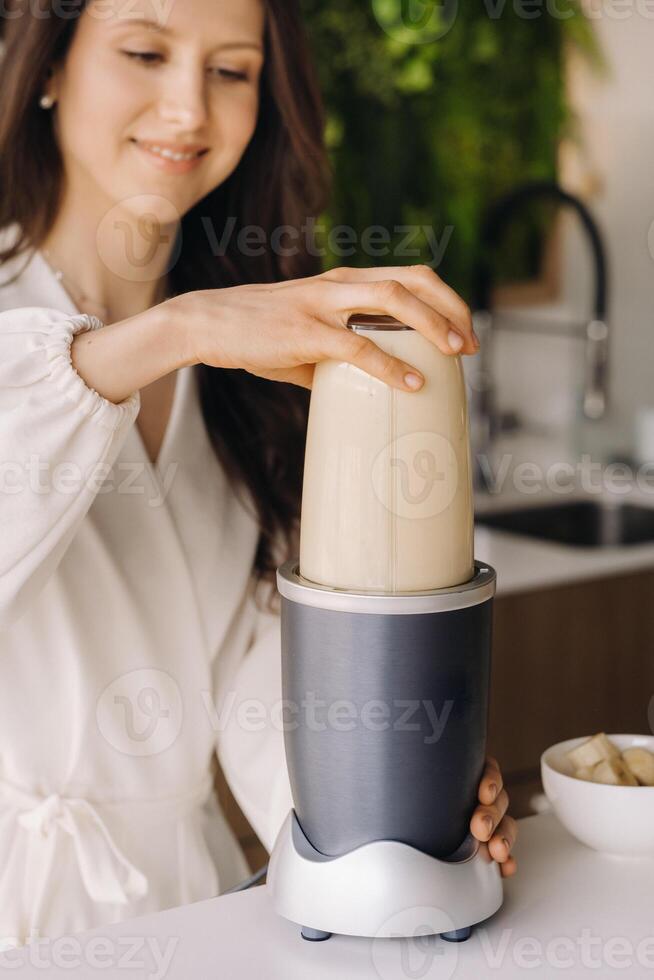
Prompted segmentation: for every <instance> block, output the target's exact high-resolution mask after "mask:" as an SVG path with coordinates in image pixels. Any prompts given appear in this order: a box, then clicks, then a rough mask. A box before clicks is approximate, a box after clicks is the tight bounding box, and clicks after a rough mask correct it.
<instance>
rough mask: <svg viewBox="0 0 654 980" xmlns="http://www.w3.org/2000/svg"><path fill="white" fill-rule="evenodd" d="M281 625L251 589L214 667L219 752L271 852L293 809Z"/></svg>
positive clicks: (240, 801) (233, 787)
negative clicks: (257, 604) (258, 604)
mask: <svg viewBox="0 0 654 980" xmlns="http://www.w3.org/2000/svg"><path fill="white" fill-rule="evenodd" d="M280 627H281V620H280V616H279V613H275V612H268V611H265V610H260V609H258V608H256V607H255V603H254V598H253V590H252V589H250V590H249V592H248V595H247V596H246V598H245V600H244V603H243V605H242V607H241V611H240V614H239V616H238V617H237V618H236V620H235V623H234V625H233V628H232V631H231V635H230V637H229V641H228V643H227V644H226V645H225V647H224V650H223V655H220V656H219V657H218V659H217V663H216V668H217V670H216V675H215V676H216V683H215V707H216V715H215V718H216V720H217V726H216V727H217V729H218V731H217V738H216V751H217V755H218V759H219V761H220V765H221V768H222V771H223V773H224V775H225V778H226V779H227V782H228V783H229V787H230V789H231V791H232V793H233V795H234V798H235V799H236V802H237V803H238V805H239V806H240V808H241V810H242V811H243V813H244V814H245V816H246V818H247V820H248V821H249V823H250V824H251V826H252V828H253V830H254V832H255V833H256V834H257V836H258V838H259V840H260V841H261V843H262V844H263V846H264V847H265V848H266V850H267V851H268V852H270V851H271V850H272V847H273V844H274V843H275V840H276V838H277V834H278V833H279V830H280V829H281V826H282V824H283V822H284V820H285V818H286V816H287V815H288V812H289V810H290V809H291V808H292V806H293V798H292V795H291V786H290V780H289V775H288V767H287V764H286V756H285V752H284V732H283V720H284V715H283V712H282V710H281V709H282V661H281V628H280Z"/></svg>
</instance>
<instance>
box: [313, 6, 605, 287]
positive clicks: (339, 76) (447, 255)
mask: <svg viewBox="0 0 654 980" xmlns="http://www.w3.org/2000/svg"><path fill="white" fill-rule="evenodd" d="M410 2H411V0H364V2H361V0H358V2H357V0H302V5H303V8H304V12H305V19H306V22H307V27H308V31H309V35H310V38H311V40H312V44H313V48H314V52H315V58H316V62H317V65H318V71H319V75H320V79H321V84H322V89H323V93H324V97H325V101H326V105H327V110H328V125H327V140H328V145H329V147H330V153H331V157H332V162H333V167H334V175H335V187H334V194H333V200H332V204H331V206H330V209H329V212H328V214H327V215H324V216H323V217H322V221H323V223H325V224H326V226H327V228H330V227H331V228H333V227H334V226H335V225H338V224H341V223H342V224H347V225H350V226H352V227H353V228H354V229H355V232H356V233H357V241H358V242H359V245H358V247H357V248H356V250H355V252H354V253H353V254H352V255H350V256H347V257H343V256H342V255H338V254H335V251H334V250H333V249H332V250H331V251H330V252H329V254H328V255H327V257H326V260H325V261H326V264H327V265H328V266H330V267H331V266H333V265H338V264H344V263H347V264H352V265H371V264H402V263H413V262H422V261H426V262H429V263H430V264H432V265H433V266H434V267H436V266H437V267H438V271H439V273H440V274H441V275H443V276H445V277H446V278H447V279H448V281H449V282H451V283H452V285H453V286H454V287H455V288H456V289H458V290H459V291H460V292H462V293H463V294H464V295H468V294H469V289H470V281H471V272H472V269H473V266H474V263H475V260H476V258H477V252H478V248H479V245H478V242H479V230H480V222H481V220H482V216H483V214H484V211H485V209H486V208H487V206H488V205H489V204H490V203H491V202H492V201H493V200H495V199H496V198H497V197H498V196H499V195H500V194H502V193H503V192H505V191H507V190H509V189H510V188H512V187H515V186H516V185H517V184H519V183H522V182H524V181H527V180H532V179H540V178H548V179H552V178H555V177H556V165H557V146H558V142H559V140H560V138H561V136H562V135H563V133H564V132H565V129H566V126H567V125H568V123H569V111H568V107H567V104H566V97H565V88H564V72H563V67H564V66H563V58H564V51H565V47H566V44H569V43H574V44H576V45H578V46H580V47H582V48H583V49H584V50H585V51H586V52H587V53H588V54H589V56H593V57H597V52H596V49H595V46H594V41H593V37H592V34H591V32H590V27H589V24H588V22H587V21H586V20H585V18H584V17H583V15H582V14H581V12H580V9H579V7H578V4H577V0H558V3H557V8H556V9H557V10H558V11H559V16H557V17H555V16H552V15H551V14H550V13H548V12H547V10H546V9H545V6H544V4H543V5H542V8H541V10H540V16H536V17H534V16H531V17H528V16H527V17H526V16H524V11H525V10H530V11H532V14H533V11H534V10H535V9H538V7H537V6H536V5H537V4H538V0H535V2H534V0H529V2H528V0H522V2H523V3H524V6H523V8H520V7H519V6H518V0H513V3H512V4H511V3H510V2H509V0H506V2H504V3H503V2H502V0H483V2H481V3H478V4H471V3H469V2H466V0H462V4H461V7H460V9H458V8H452V6H451V4H452V3H454V4H456V3H457V0H450V12H453V11H454V10H456V16H455V17H454V19H453V22H452V23H451V25H450V26H449V27H448V24H447V23H446V22H444V24H443V32H442V37H440V38H439V39H437V40H434V41H430V40H429V38H428V36H427V39H425V37H424V36H423V35H421V33H420V29H419V28H416V29H414V30H413V32H412V31H405V32H404V34H403V35H402V34H401V32H400V31H396V30H389V29H388V24H389V23H390V24H392V23H393V16H394V14H395V15H396V14H397V13H398V7H399V4H400V3H402V4H403V6H404V7H405V10H406V9H408V8H407V7H406V5H407V4H409V3H410ZM413 2H414V4H415V3H418V4H420V6H421V8H422V10H423V11H424V10H425V9H426V8H425V3H427V6H429V0H413ZM445 2H446V4H447V2H448V0H445ZM431 8H432V11H433V8H434V0H431ZM442 10H443V11H444V13H443V16H444V17H446V16H447V15H448V11H447V8H442ZM419 13H420V9H419V8H416V11H415V16H414V17H413V20H414V21H415V22H419ZM382 24H383V25H384V26H382ZM385 28H386V29H385ZM412 41H413V42H414V43H411V42H412ZM421 42H425V43H421ZM370 225H381V226H383V227H384V228H387V229H390V230H391V232H392V235H391V245H390V250H389V254H388V255H385V256H384V255H381V254H378V255H376V256H374V257H371V255H370V254H369V253H368V254H366V252H365V250H364V249H362V248H361V245H360V237H359V236H360V235H361V232H362V231H363V229H365V228H366V227H369V226H370ZM400 225H413V226H420V227H421V228H422V229H423V231H421V232H420V233H419V234H418V236H417V237H416V240H415V241H414V242H413V243H412V244H413V247H414V248H417V249H419V252H418V254H417V255H416V254H414V255H405V256H400V255H394V254H392V250H393V248H394V247H396V246H397V245H398V244H399V243H400V241H401V238H402V237H404V233H402V232H393V229H395V228H396V227H397V226H400ZM425 226H427V227H428V228H432V229H433V230H434V232H435V234H436V238H437V239H438V241H440V242H441V245H442V244H443V242H445V240H446V239H447V241H446V245H447V247H446V248H445V250H444V254H443V256H442V261H441V262H439V261H438V259H435V258H434V256H435V254H436V253H435V252H434V249H433V247H431V246H430V244H429V242H428V240H427V238H426V237H425V233H424V227H425ZM448 229H449V230H448ZM532 232H533V229H532ZM443 235H445V239H443V238H442V236H443ZM448 235H449V239H448ZM532 244H533V243H532ZM510 252H511V253H512V254H511V255H508V256H507V257H506V261H507V265H508V264H510V265H511V271H512V272H513V273H515V272H516V271H518V272H519V271H520V266H521V264H522V266H523V267H524V266H525V262H527V265H528V264H529V262H531V264H533V261H534V260H533V253H534V249H533V247H532V248H524V247H523V245H521V244H520V242H519V241H518V242H517V243H515V241H514V239H512V246H511V249H510ZM528 255H529V256H531V259H530V260H529V261H527V260H525V258H524V257H525V256H528ZM522 271H523V272H528V271H529V270H528V269H527V268H523V269H522Z"/></svg>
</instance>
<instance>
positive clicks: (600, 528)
mask: <svg viewBox="0 0 654 980" xmlns="http://www.w3.org/2000/svg"><path fill="white" fill-rule="evenodd" d="M476 522H477V524H480V525H483V526H485V527H494V528H497V529H498V530H500V531H510V532H511V533H513V534H522V535H526V536H527V537H529V538H541V539H542V540H544V541H557V542H559V543H560V544H568V545H573V546H576V547H580V548H611V547H616V546H624V545H633V544H641V543H643V542H646V541H654V507H651V508H650V507H640V506H638V505H637V504H627V503H616V502H613V501H611V502H610V503H609V502H607V501H601V500H576V501H566V502H565V503H554V504H538V505H534V506H532V507H529V506H526V507H520V508H513V509H511V510H501V511H499V510H498V511H494V512H493V513H489V514H479V515H477V516H476Z"/></svg>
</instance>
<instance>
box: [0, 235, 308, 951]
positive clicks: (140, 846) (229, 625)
mask: <svg viewBox="0 0 654 980" xmlns="http://www.w3.org/2000/svg"><path fill="white" fill-rule="evenodd" d="M11 233H12V230H11V229H5V230H4V232H3V233H2V243H3V244H4V243H5V242H6V241H8V240H9V236H10V235H11ZM28 258H29V262H28ZM26 263H27V264H26ZM16 272H19V275H18V278H17V280H16V281H15V282H14V283H12V284H7V285H3V284H4V283H7V280H8V279H9V278H10V276H13V275H14V274H15V273H16ZM101 327H102V323H101V322H100V321H99V320H97V319H96V318H95V317H92V316H89V315H87V314H81V313H80V312H79V311H78V310H77V309H76V308H75V306H74V304H73V303H72V301H71V299H70V297H69V296H68V295H67V293H66V292H65V291H64V289H63V288H62V286H61V285H60V283H59V281H58V280H57V278H56V277H55V275H54V273H53V272H52V270H51V269H50V267H49V266H48V264H47V263H46V261H45V259H44V258H43V257H42V255H41V253H40V252H39V251H35V252H34V253H32V254H31V257H29V256H26V255H22V256H21V257H19V258H17V259H14V260H12V261H11V262H10V263H7V264H5V265H4V266H0V948H3V947H5V948H8V947H10V946H14V945H17V944H20V943H23V942H25V941H26V940H27V939H29V938H30V936H35V935H38V936H41V937H43V936H45V937H53V936H61V935H70V934H71V933H76V932H80V931H83V930H85V929H89V928H92V927H94V926H97V925H101V924H104V923H109V922H116V921H118V920H120V919H124V918H131V917H133V916H137V915H141V914H144V913H148V912H152V911H157V910H159V909H163V908H167V907H170V906H173V905H179V904H182V903H187V902H193V901H197V900H199V899H203V898H208V897H210V896H213V895H216V894H218V893H219V892H221V891H224V890H225V889H227V888H229V887H231V886H232V885H234V884H236V883H237V882H238V881H239V880H241V879H243V878H244V877H247V875H248V874H249V870H248V867H247V864H246V861H245V858H244V855H243V853H242V851H241V849H240V847H239V845H238V842H237V840H236V838H235V836H234V834H233V832H232V831H231V829H230V828H229V826H228V824H227V822H226V820H225V817H224V815H223V813H222V811H221V810H220V807H219V805H218V802H217V800H216V797H215V794H214V792H213V790H212V777H211V762H212V756H213V753H214V752H217V754H218V758H219V760H220V763H221V765H222V768H223V771H224V773H225V776H226V778H227V780H228V782H229V784H230V787H231V789H232V792H233V793H234V796H235V797H236V800H237V801H238V803H239V805H240V806H241V808H242V810H243V812H244V813H245V815H246V816H247V818H248V820H249V821H250V823H251V824H252V826H253V828H254V830H255V831H256V833H257V834H258V836H259V837H260V839H261V841H262V842H263V844H264V846H265V847H266V848H268V849H270V848H271V847H272V844H273V842H274V840H275V836H276V834H277V831H278V830H279V828H280V826H281V824H282V822H283V820H284V817H285V816H286V814H287V813H288V810H289V808H290V807H291V806H292V802H291V793H290V786H289V780H288V772H287V768H286V762H285V758H284V749H283V734H282V731H281V725H280V723H279V721H278V720H276V717H277V716H276V712H275V705H277V707H279V702H280V700H281V668H280V631H279V616H278V615H277V614H275V613H269V612H265V611H260V610H259V609H258V608H257V606H256V605H255V601H254V593H253V588H252V586H253V578H252V568H253V561H254V555H255V550H256V545H257V539H258V529H257V525H256V521H255V520H254V517H253V516H252V513H251V511H250V510H248V509H246V507H245V506H244V505H243V504H242V503H241V502H240V500H239V499H238V498H237V496H236V495H235V494H234V493H233V492H232V490H231V489H230V487H229V485H228V483H227V480H226V477H225V474H224V472H223V469H222V467H221V466H220V464H219V463H218V461H217V459H216V456H215V454H214V452H213V449H212V448H211V445H210V443H209V439H208V436H207V433H206V430H205V427H204V423H203V420H202V416H201V411H200V406H199V402H198V397H197V392H196V388H195V384H194V373H193V370H192V369H191V368H184V369H182V370H180V371H179V372H178V375H177V380H176V389H175V396H174V403H173V408H172V413H171V416H170V421H169V424H168V428H167V430H166V433H165V437H164V440H163V444H162V446H161V451H160V453H159V457H158V459H157V463H156V466H153V465H152V464H151V463H150V461H149V457H148V455H147V452H146V450H145V446H144V444H143V441H142V439H141V437H140V434H139V431H138V429H137V427H136V426H135V424H134V422H135V419H136V416H137V414H138V411H139V405H140V401H139V395H138V393H135V394H134V395H132V396H131V397H130V398H128V399H127V400H126V401H124V402H122V403H121V404H118V405H117V404H113V403H111V402H109V401H107V400H106V399H104V398H102V397H101V396H100V395H99V394H98V393H97V392H95V391H93V390H92V389H90V388H88V387H87V386H86V384H85V383H84V381H83V380H82V379H81V378H80V376H79V375H78V374H77V373H76V372H75V370H74V368H73V367H72V364H71V360H70V344H71V341H72V338H73V336H74V335H75V334H76V333H78V332H80V331H84V330H89V329H98V328H101ZM264 597H265V596H264Z"/></svg>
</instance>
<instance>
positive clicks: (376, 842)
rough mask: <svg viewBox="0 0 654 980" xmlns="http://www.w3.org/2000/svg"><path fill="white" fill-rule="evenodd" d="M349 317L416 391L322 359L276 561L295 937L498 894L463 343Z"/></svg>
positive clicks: (376, 933)
mask: <svg viewBox="0 0 654 980" xmlns="http://www.w3.org/2000/svg"><path fill="white" fill-rule="evenodd" d="M348 329H352V330H355V331H360V332H365V334H366V336H368V337H370V339H371V340H373V341H374V342H375V343H377V344H378V345H379V346H380V347H382V348H383V349H384V350H386V351H388V352H389V353H391V354H393V355H396V356H398V357H401V358H402V359H404V360H405V361H407V362H408V363H410V364H413V365H414V366H415V367H417V368H419V369H420V370H421V371H422V373H423V375H424V377H425V384H424V385H423V387H422V388H421V389H420V391H418V392H403V391H399V390H397V389H394V388H391V387H390V386H387V385H385V384H384V383H383V382H381V381H378V380H377V379H375V378H373V377H371V376H370V375H368V374H367V373H366V372H364V371H362V370H360V369H358V368H356V367H355V366H353V365H351V364H348V363H339V362H335V361H326V362H322V363H321V364H319V365H317V367H316V370H315V376H314V384H313V390H312V395H311V404H310V410H309V422H308V429H307V448H306V459H305V472H304V483H303V494H302V512H301V521H300V555H299V560H298V559H297V558H294V559H291V560H289V561H287V562H286V563H285V564H283V565H282V566H281V567H280V568H279V569H278V571H277V586H278V590H279V592H280V594H281V630H282V694H283V699H284V705H285V707H286V708H287V709H288V710H289V712H290V714H289V716H288V717H289V718H290V719H291V721H289V722H287V723H286V724H285V725H284V744H285V752H286V759H287V764H288V771H289V778H290V784H291V791H292V795H293V803H294V807H293V809H292V810H291V811H290V813H289V814H288V816H287V818H286V820H285V822H284V824H283V826H282V828H281V830H280V832H279V835H278V838H277V840H276V842H275V846H274V848H273V851H272V853H271V856H270V861H269V867H268V887H269V889H270V891H271V894H272V898H273V904H274V907H275V909H276V911H277V912H278V913H279V914H280V915H281V916H283V917H285V918H287V919H290V920H291V921H293V922H296V923H297V924H298V925H299V926H300V927H301V934H302V936H303V937H304V938H305V939H307V940H312V941H319V940H324V939H328V938H329V937H330V935H332V934H333V933H340V934H344V935H353V936H362V937H364V936H365V937H386V936H388V937H390V936H412V935H414V934H415V933H416V931H417V930H420V931H421V932H422V933H423V934H424V933H425V932H426V933H431V934H440V935H441V936H442V938H444V939H446V940H450V941H456V942H460V941H463V940H465V939H467V938H468V937H469V936H470V934H471V929H472V927H473V926H474V925H475V924H477V923H479V922H481V921H483V920H485V919H487V918H489V917H490V916H491V915H492V914H493V913H494V912H495V911H497V909H498V908H499V907H500V905H501V904H502V882H501V875H500V871H499V868H498V866H497V865H496V863H495V862H494V861H493V860H492V858H491V857H490V854H489V852H488V847H487V845H486V844H483V843H480V842H478V841H477V840H475V839H474V838H473V837H472V835H471V834H470V831H469V823H470V817H471V815H472V812H473V810H474V808H475V806H476V801H477V792H478V785H479V781H480V779H481V775H482V772H483V768H484V764H485V755H486V727H487V713H488V693H489V676H490V648H491V611H492V602H493V595H494V592H495V572H494V571H493V569H492V568H490V567H489V566H488V565H485V564H482V563H479V562H475V561H474V559H473V526H474V525H473V499H472V487H471V479H470V447H469V428H468V416H467V406H466V396H465V383H464V378H463V372H462V366H461V362H460V358H459V357H458V356H450V355H444V354H442V353H441V352H440V351H439V350H438V349H437V348H436V347H435V346H434V345H433V344H432V343H430V342H429V341H428V340H427V339H426V338H425V337H423V336H422V335H421V334H420V333H418V332H417V331H414V330H412V328H411V327H409V326H408V325H406V324H403V323H400V322H398V321H397V320H395V319H394V318H392V317H388V316H372V315H358V316H354V317H351V318H350V321H349V324H348Z"/></svg>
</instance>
